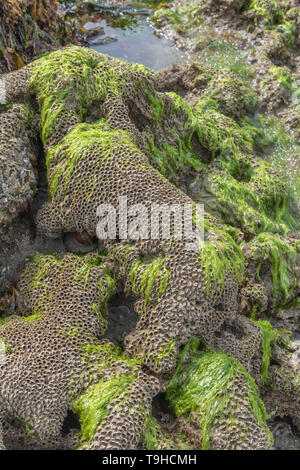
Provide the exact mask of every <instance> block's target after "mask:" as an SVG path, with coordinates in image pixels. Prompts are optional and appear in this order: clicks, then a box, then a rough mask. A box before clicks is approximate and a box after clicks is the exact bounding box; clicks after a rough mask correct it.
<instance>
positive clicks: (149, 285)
mask: <svg viewBox="0 0 300 470" xmlns="http://www.w3.org/2000/svg"><path fill="white" fill-rule="evenodd" d="M166 261H167V257H166V256H161V255H158V256H156V257H155V258H154V259H152V260H150V262H144V261H143V260H141V259H140V258H139V259H137V260H136V261H135V262H134V263H133V264H132V265H131V268H130V281H131V285H132V290H133V292H134V293H138V292H137V278H138V279H139V294H141V295H143V297H144V308H146V306H147V305H148V303H149V302H150V300H151V299H152V300H153V290H154V286H155V285H157V287H156V289H155V294H156V300H157V301H158V300H159V298H160V296H161V295H162V294H163V293H164V292H165V291H166V289H167V286H168V282H169V277H170V270H169V269H167V268H166V266H165V264H166Z"/></svg>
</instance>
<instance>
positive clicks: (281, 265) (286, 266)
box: [249, 233, 299, 307]
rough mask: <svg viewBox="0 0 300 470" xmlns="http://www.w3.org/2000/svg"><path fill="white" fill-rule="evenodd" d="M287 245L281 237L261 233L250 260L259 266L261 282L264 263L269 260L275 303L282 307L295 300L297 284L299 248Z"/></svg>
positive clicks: (258, 275)
mask: <svg viewBox="0 0 300 470" xmlns="http://www.w3.org/2000/svg"><path fill="white" fill-rule="evenodd" d="M298 245H299V242H298V241H295V244H290V243H287V242H286V241H285V240H283V239H282V238H281V237H280V236H279V235H276V234H271V233H261V234H259V235H258V236H257V238H256V239H255V240H254V241H253V243H252V245H251V249H250V257H249V259H250V260H251V259H254V260H255V263H256V265H257V269H256V277H257V278H258V280H260V281H261V270H262V265H263V262H266V260H268V263H269V269H270V272H271V275H272V282H273V293H272V297H273V303H274V305H275V306H277V307H280V306H284V305H286V304H287V303H289V302H290V301H291V300H292V299H293V295H294V290H295V287H296V283H297V278H296V262H297V246H298Z"/></svg>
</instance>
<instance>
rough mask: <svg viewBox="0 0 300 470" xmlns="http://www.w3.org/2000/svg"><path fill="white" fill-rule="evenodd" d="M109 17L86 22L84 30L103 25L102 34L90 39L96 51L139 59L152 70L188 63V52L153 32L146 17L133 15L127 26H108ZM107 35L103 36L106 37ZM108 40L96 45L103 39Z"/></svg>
mask: <svg viewBox="0 0 300 470" xmlns="http://www.w3.org/2000/svg"><path fill="white" fill-rule="evenodd" d="M109 23H110V22H109V20H107V19H103V20H101V21H100V22H93V21H88V22H87V23H85V24H84V28H85V29H93V28H95V27H99V26H100V27H103V29H104V32H105V36H104V35H98V36H95V37H93V39H92V40H90V41H89V46H90V47H91V48H92V49H95V50H96V51H98V52H102V53H104V54H108V55H110V56H113V57H117V58H118V59H123V60H126V61H127V62H138V63H141V64H143V65H146V66H147V67H150V68H151V69H153V70H161V69H164V68H166V67H168V66H170V65H172V64H182V63H185V62H187V54H186V53H185V52H182V51H180V50H179V49H177V48H176V47H175V45H174V44H173V43H172V42H171V41H169V40H167V39H165V38H163V37H158V36H157V35H156V32H155V29H154V28H153V27H152V26H151V25H150V23H149V20H148V18H146V17H145V16H142V17H137V18H135V20H134V22H133V23H129V24H128V25H126V26H124V25H119V26H118V25H115V24H114V25H113V26H112V25H111V24H109ZM105 37H106V39H105ZM107 37H108V38H112V40H111V42H108V43H106V44H97V43H98V42H99V41H102V40H103V39H104V40H105V41H106V40H107V41H108V40H109V39H108V38H107Z"/></svg>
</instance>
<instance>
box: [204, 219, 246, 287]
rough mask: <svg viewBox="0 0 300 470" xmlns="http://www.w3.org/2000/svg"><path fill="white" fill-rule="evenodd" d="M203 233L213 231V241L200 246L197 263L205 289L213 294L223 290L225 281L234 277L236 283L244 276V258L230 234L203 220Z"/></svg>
mask: <svg viewBox="0 0 300 470" xmlns="http://www.w3.org/2000/svg"><path fill="white" fill-rule="evenodd" d="M204 228H205V231H206V232H207V231H213V232H214V233H215V234H216V235H215V237H216V238H215V239H213V240H211V241H204V243H203V244H202V246H201V251H200V256H199V262H200V265H201V267H202V268H203V269H204V272H205V288H206V291H207V292H208V293H210V294H211V293H214V292H216V291H218V290H219V289H223V288H224V284H225V280H226V279H227V278H228V277H230V276H234V277H235V279H236V280H237V281H238V283H240V282H241V280H242V277H243V274H244V258H243V255H242V251H241V248H240V247H239V246H238V245H237V244H236V243H235V242H234V240H233V238H232V237H231V235H230V234H228V233H226V232H225V231H224V230H221V229H219V228H218V227H216V226H215V225H213V224H212V223H211V222H210V221H209V220H207V219H205V222H204Z"/></svg>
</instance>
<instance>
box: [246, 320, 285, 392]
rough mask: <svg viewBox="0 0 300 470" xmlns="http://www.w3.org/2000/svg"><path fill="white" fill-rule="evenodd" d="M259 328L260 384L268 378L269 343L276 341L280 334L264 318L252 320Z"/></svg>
mask: <svg viewBox="0 0 300 470" xmlns="http://www.w3.org/2000/svg"><path fill="white" fill-rule="evenodd" d="M252 321H253V323H254V324H255V325H257V326H258V327H259V328H260V330H261V336H262V364H261V371H260V372H261V385H263V384H264V383H266V382H267V380H268V378H269V365H270V362H271V359H272V351H271V344H272V343H274V342H276V341H278V340H279V338H280V334H279V332H278V331H277V329H275V328H273V327H272V325H271V323H270V322H268V321H265V320H257V321H254V320H252Z"/></svg>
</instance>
